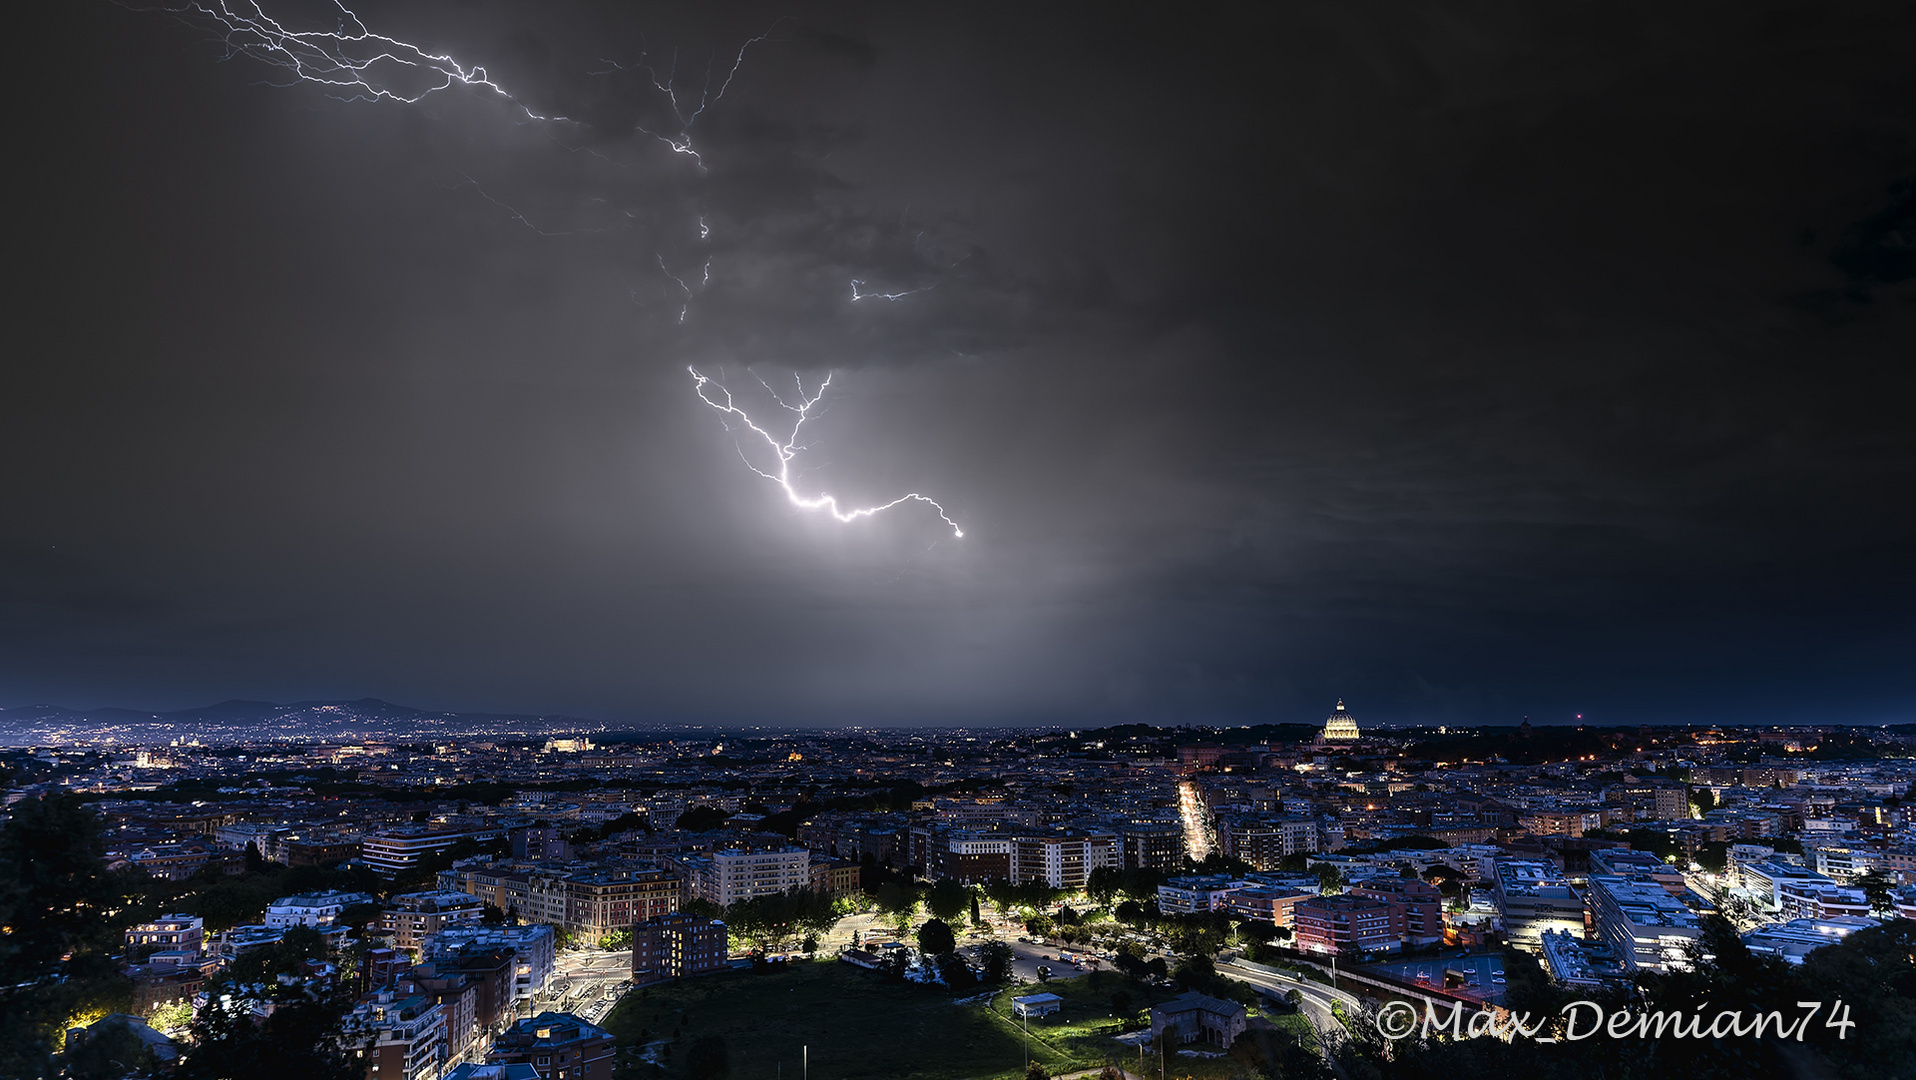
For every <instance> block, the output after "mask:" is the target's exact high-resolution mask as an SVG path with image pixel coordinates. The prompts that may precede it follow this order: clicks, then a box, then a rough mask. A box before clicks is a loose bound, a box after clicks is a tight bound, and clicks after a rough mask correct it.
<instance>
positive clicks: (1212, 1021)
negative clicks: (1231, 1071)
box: [1151, 991, 1249, 1049]
mask: <svg viewBox="0 0 1916 1080" xmlns="http://www.w3.org/2000/svg"><path fill="white" fill-rule="evenodd" d="M1247 1026H1249V1019H1248V1016H1247V1014H1246V1013H1245V1011H1244V1006H1242V1005H1239V1004H1238V1003H1237V1002H1235V1001H1225V1000H1223V999H1222V998H1214V997H1211V996H1209V995H1208V994H1200V993H1197V992H1196V991H1192V992H1191V993H1188V994H1180V995H1178V996H1177V997H1174V998H1172V999H1171V1000H1169V1001H1167V1002H1164V1003H1163V1004H1161V1005H1153V1006H1152V1007H1151V1036H1152V1038H1153V1039H1162V1040H1165V1041H1166V1042H1168V1044H1169V1045H1171V1046H1189V1045H1190V1044H1192V1043H1199V1042H1202V1043H1210V1044H1211V1045H1213V1046H1218V1047H1223V1048H1226V1049H1229V1048H1230V1045H1231V1044H1232V1043H1234V1042H1236V1041H1237V1037H1238V1036H1239V1035H1242V1034H1244V1029H1245V1028H1246V1027H1247Z"/></svg>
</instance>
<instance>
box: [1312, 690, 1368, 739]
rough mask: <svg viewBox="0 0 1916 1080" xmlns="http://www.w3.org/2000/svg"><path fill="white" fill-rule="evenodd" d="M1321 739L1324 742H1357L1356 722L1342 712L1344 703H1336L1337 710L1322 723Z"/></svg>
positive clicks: (1353, 718)
mask: <svg viewBox="0 0 1916 1080" xmlns="http://www.w3.org/2000/svg"><path fill="white" fill-rule="evenodd" d="M1321 738H1322V739H1323V740H1324V741H1325V742H1356V741H1357V740H1358V738H1359V736H1358V734H1357V720H1356V718H1355V717H1353V716H1351V714H1350V713H1347V712H1345V711H1344V702H1343V701H1342V700H1341V699H1340V700H1339V701H1338V702H1337V710H1336V711H1335V712H1333V713H1331V716H1330V719H1328V720H1326V721H1324V733H1323V735H1322V736H1321Z"/></svg>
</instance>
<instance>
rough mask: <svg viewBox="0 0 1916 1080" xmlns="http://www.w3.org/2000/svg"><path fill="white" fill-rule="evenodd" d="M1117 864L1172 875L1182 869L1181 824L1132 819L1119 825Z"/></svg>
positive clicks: (1178, 822) (1182, 839) (1182, 845)
mask: <svg viewBox="0 0 1916 1080" xmlns="http://www.w3.org/2000/svg"><path fill="white" fill-rule="evenodd" d="M1116 832H1117V834H1118V865H1119V867H1120V868H1122V869H1125V870H1138V869H1149V870H1158V871H1162V872H1163V873H1166V874H1175V873H1177V872H1178V871H1180V870H1183V869H1184V856H1185V845H1184V823H1183V822H1181V821H1174V820H1134V821H1127V822H1125V823H1124V824H1122V825H1119V826H1118V827H1117V830H1116Z"/></svg>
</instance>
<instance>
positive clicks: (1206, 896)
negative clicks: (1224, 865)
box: [1158, 874, 1251, 915]
mask: <svg viewBox="0 0 1916 1080" xmlns="http://www.w3.org/2000/svg"><path fill="white" fill-rule="evenodd" d="M1250 887H1251V883H1250V882H1248V881H1242V880H1239V879H1237V878H1234V877H1232V876H1231V875H1229V874H1204V875H1192V876H1188V877H1174V878H1172V879H1171V880H1169V881H1167V882H1165V883H1164V884H1162V885H1159V886H1158V909H1159V910H1160V911H1173V912H1177V913H1179V914H1184V915H1188V914H1190V913H1192V912H1196V911H1217V910H1219V909H1220V908H1226V907H1229V906H1230V904H1231V895H1232V894H1233V893H1235V892H1237V891H1238V890H1240V889H1248V888H1250Z"/></svg>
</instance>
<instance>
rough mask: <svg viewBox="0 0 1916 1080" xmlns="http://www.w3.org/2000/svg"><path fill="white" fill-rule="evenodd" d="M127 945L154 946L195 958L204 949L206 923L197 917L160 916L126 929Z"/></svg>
mask: <svg viewBox="0 0 1916 1080" xmlns="http://www.w3.org/2000/svg"><path fill="white" fill-rule="evenodd" d="M126 943H127V944H128V945H141V946H147V945H150V946H154V947H156V948H158V949H159V950H161V951H163V952H187V951H190V952H191V953H192V954H193V955H194V956H195V957H197V956H199V954H200V952H201V950H203V949H204V948H205V947H206V921H205V920H204V919H201V918H200V917H199V916H198V915H162V916H160V917H159V918H157V919H154V920H153V921H152V922H144V923H141V924H139V925H138V926H129V927H127V928H126Z"/></svg>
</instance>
